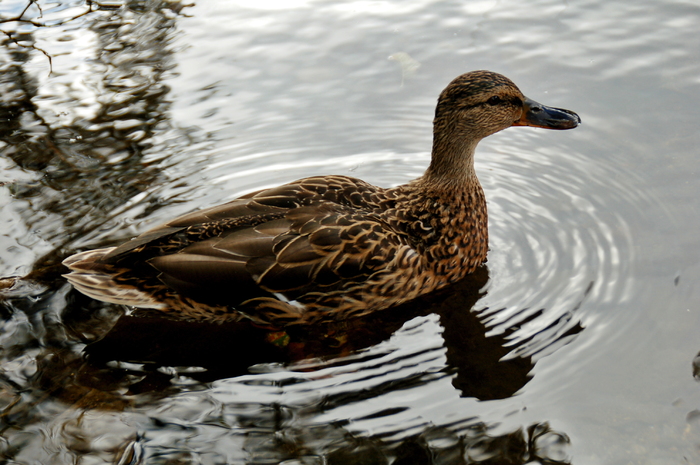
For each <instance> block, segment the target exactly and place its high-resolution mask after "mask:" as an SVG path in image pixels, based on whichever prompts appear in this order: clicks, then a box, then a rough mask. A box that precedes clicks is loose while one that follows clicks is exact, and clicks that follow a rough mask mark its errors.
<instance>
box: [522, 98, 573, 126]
mask: <svg viewBox="0 0 700 465" xmlns="http://www.w3.org/2000/svg"><path fill="white" fill-rule="evenodd" d="M580 123H581V118H579V116H578V115H577V114H576V113H574V112H573V111H569V110H564V109H563V108H552V107H548V106H546V105H542V104H541V103H537V102H535V101H534V100H530V99H529V98H526V99H525V102H524V103H523V116H522V117H521V118H520V119H519V120H517V121H516V122H515V123H513V126H534V127H536V128H545V129H573V128H575V127H576V126H578V125H579V124H580Z"/></svg>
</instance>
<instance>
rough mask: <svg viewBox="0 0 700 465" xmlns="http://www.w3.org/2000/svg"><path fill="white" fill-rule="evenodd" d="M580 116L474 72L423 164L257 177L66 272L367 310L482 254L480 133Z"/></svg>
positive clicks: (142, 296) (78, 258)
mask: <svg viewBox="0 0 700 465" xmlns="http://www.w3.org/2000/svg"><path fill="white" fill-rule="evenodd" d="M579 123H580V118H579V117H578V116H577V115H576V114H575V113H573V112H570V111H568V110H562V109H556V108H549V107H545V106H543V105H540V104H538V103H536V102H534V101H532V100H529V99H527V98H525V97H524V96H523V94H522V93H521V92H520V90H519V89H518V88H517V87H516V86H515V84H513V83H512V82H511V81H510V80H509V79H507V78H506V77H504V76H501V75H499V74H497V73H493V72H489V71H474V72H471V73H467V74H464V75H462V76H459V77H458V78H456V79H455V80H454V81H452V82H451V83H450V84H449V85H448V86H447V88H446V89H445V90H444V91H443V92H442V93H441V95H440V98H439V100H438V105H437V109H436V112H435V120H434V129H433V133H434V134H433V150H432V160H431V164H430V166H429V168H428V169H427V171H426V173H425V174H424V175H423V176H422V177H420V178H418V179H416V180H414V181H412V182H410V183H408V184H405V185H402V186H398V187H394V188H389V189H386V188H381V187H377V186H373V185H371V184H368V183H366V182H364V181H361V180H359V179H355V178H351V177H347V176H318V177H311V178H306V179H302V180H299V181H295V182H292V183H289V184H285V185H282V186H279V187H276V188H272V189H265V190H261V191H258V192H254V193H251V194H248V195H245V196H243V197H241V198H238V199H236V200H233V201H231V202H228V203H226V204H223V205H220V206H217V207H213V208H208V209H205V210H201V211H196V212H193V213H190V214H188V215H185V216H182V217H179V218H177V219H175V220H173V221H170V222H168V223H166V224H165V225H163V226H160V227H158V228H155V229H153V230H151V231H148V232H145V233H144V234H142V235H140V236H138V237H137V238H135V239H132V240H131V241H129V242H127V243H125V244H123V245H121V246H119V247H113V248H107V249H98V250H91V251H87V252H82V253H79V254H76V255H73V256H71V257H69V258H68V259H66V260H65V261H64V264H65V265H66V266H68V267H69V268H70V270H71V273H69V274H68V275H66V277H67V279H68V280H69V281H70V282H71V284H73V286H74V287H75V288H76V289H78V290H79V291H81V292H82V293H84V294H86V295H88V296H90V297H93V298H95V299H98V300H103V301H106V302H112V303H117V304H124V305H128V306H134V307H141V308H150V309H156V310H157V311H158V313H159V314H162V315H163V316H164V317H168V318H174V319H179V320H191V321H210V322H224V321H237V320H240V319H243V318H248V319H250V320H252V321H254V322H256V323H259V324H263V325H269V326H275V327H284V326H287V325H291V324H316V323H323V322H330V321H339V320H345V319H349V318H353V317H359V316H362V315H366V314H368V313H371V312H374V311H378V310H382V309H385V308H388V307H391V306H394V305H398V304H401V303H403V302H407V301H409V300H411V299H414V298H416V297H418V296H419V295H422V294H425V293H428V292H431V291H433V290H436V289H439V288H441V287H444V286H446V285H447V284H449V283H453V282H456V281H458V280H460V279H462V278H464V277H465V276H466V275H467V274H469V273H471V272H473V271H474V270H475V269H476V268H477V267H478V266H479V265H481V264H482V263H483V262H484V261H486V254H487V251H488V228H487V212H486V200H485V197H484V192H483V190H482V188H481V185H480V184H479V181H478V179H477V177H476V173H475V172H474V150H475V148H476V145H477V143H478V142H479V141H480V140H481V139H483V138H484V137H487V136H489V135H491V134H493V133H495V132H498V131H500V130H502V129H505V128H507V127H510V126H536V127H544V128H550V129H570V128H574V127H576V126H577V125H578V124H579Z"/></svg>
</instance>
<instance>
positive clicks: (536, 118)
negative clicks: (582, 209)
mask: <svg viewBox="0 0 700 465" xmlns="http://www.w3.org/2000/svg"><path fill="white" fill-rule="evenodd" d="M580 122H581V118H579V116H578V115H577V114H576V113H574V112H573V111H569V110H564V109H561V108H551V107H547V106H545V105H542V104H540V103H537V102H535V101H534V100H530V99H529V98H527V97H525V96H524V95H523V94H522V92H520V89H518V87H517V86H516V85H515V84H513V82H512V81H511V80H510V79H508V78H507V77H505V76H503V75H500V74H498V73H494V72H491V71H472V72H469V73H466V74H463V75H461V76H459V77H457V78H456V79H454V80H453V81H452V82H451V83H450V84H449V85H448V86H447V87H446V88H445V90H443V91H442V93H441V94H440V98H439V99H438V104H437V109H436V110H435V122H434V124H435V132H436V135H437V134H438V133H440V132H443V133H447V134H449V136H451V137H459V138H468V139H472V140H473V141H474V142H478V140H480V139H483V138H484V137H486V136H489V135H491V134H493V133H495V132H498V131H501V130H503V129H505V128H508V127H510V126H534V127H538V128H546V129H572V128H575V127H576V126H578V125H579V123H580Z"/></svg>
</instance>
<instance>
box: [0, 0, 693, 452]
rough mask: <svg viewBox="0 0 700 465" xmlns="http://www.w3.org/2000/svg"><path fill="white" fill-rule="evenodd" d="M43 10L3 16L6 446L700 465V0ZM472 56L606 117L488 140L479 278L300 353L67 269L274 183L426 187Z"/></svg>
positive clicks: (147, 2)
mask: <svg viewBox="0 0 700 465" xmlns="http://www.w3.org/2000/svg"><path fill="white" fill-rule="evenodd" d="M25 6H26V3H25V2H24V1H20V0H10V1H8V0H5V1H3V3H2V5H0V15H1V16H0V17H1V18H3V22H2V23H0V28H2V30H3V31H5V32H6V33H7V34H4V35H3V39H2V40H3V45H2V47H0V67H2V71H1V72H0V96H1V98H2V100H1V102H2V105H1V106H0V137H1V138H0V153H1V154H2V156H1V157H0V166H2V179H1V180H0V181H1V182H2V189H0V204H1V207H2V219H3V221H2V226H1V228H2V229H1V231H0V247H1V248H0V277H5V278H7V279H4V280H3V281H2V285H3V287H4V289H3V291H2V296H1V297H0V316H1V317H2V324H1V325H0V347H1V348H2V351H1V352H0V357H1V363H2V367H1V368H0V408H2V414H1V415H0V436H1V438H0V457H2V460H3V461H8V462H10V463H46V464H49V463H68V462H78V461H85V463H87V462H89V463H115V462H117V463H124V464H125V463H133V464H136V463H149V464H150V463H176V462H177V463H280V462H283V463H287V464H297V463H305V464H306V463H336V464H337V463H449V464H452V463H504V462H506V461H507V460H509V461H510V462H508V463H579V464H583V463H606V464H607V463H609V464H627V463H649V464H661V463H663V464H669V463H694V462H696V461H700V452H698V451H699V450H700V449H699V447H700V433H699V428H700V423H699V422H698V418H700V416H699V415H698V409H700V393H699V389H700V386H698V384H697V379H698V378H699V377H698V374H697V372H698V369H697V363H696V365H693V360H694V359H695V358H696V355H697V354H698V351H700V344H698V338H697V336H696V333H697V328H699V327H700V313H699V308H698V305H697V304H698V303H699V302H700V294H699V292H698V287H697V285H696V284H695V283H696V282H697V280H698V278H700V265H699V262H700V260H699V259H698V252H699V251H700V241H699V240H698V235H697V233H696V231H697V230H698V228H699V226H700V215H699V214H698V213H699V209H698V203H697V198H698V195H699V194H700V186H699V185H698V173H697V166H698V164H697V147H698V146H700V140H699V139H700V136H699V135H698V131H697V128H696V122H697V120H698V117H699V116H700V110H698V108H700V105H699V104H700V101H699V100H700V97H698V96H699V95H700V92H699V91H700V89H699V87H700V56H699V55H700V50H699V49H698V48H697V47H696V46H695V43H696V42H697V39H696V34H697V31H696V29H697V28H696V25H697V24H698V21H700V7H698V6H695V5H693V4H692V3H688V2H680V1H678V2H661V1H658V0H656V1H652V0H648V1H642V2H637V3H635V4H625V3H623V2H600V1H588V2H575V3H569V2H564V1H541V0H538V1H535V2H529V3H522V2H515V1H510V0H501V1H483V2H469V3H468V4H466V5H463V4H462V2H436V1H428V0H425V1H415V2H411V3H410V5H409V4H406V3H405V2H389V1H386V2H362V1H356V2H355V1H353V2H330V1H311V0H309V1H295V2H283V3H278V2H273V1H257V2H245V1H237V2H198V3H197V4H196V5H189V6H186V5H183V4H180V3H177V2H161V1H151V0H144V1H134V2H114V3H109V4H105V5H103V7H101V8H96V11H94V12H89V13H87V14H84V15H83V14H82V13H85V12H86V8H85V6H84V5H83V3H82V2H80V1H77V2H55V3H51V4H49V3H45V4H44V3H41V6H42V10H43V15H41V14H40V13H39V11H38V10H37V9H36V8H35V7H32V8H30V9H29V10H27V12H26V13H25V17H26V18H33V19H34V20H35V23H38V22H42V23H44V24H47V26H49V27H37V25H36V24H30V23H27V22H21V21H4V19H10V18H13V17H16V16H17V15H19V14H20V13H21V12H22V11H23V9H24V7H25ZM8 34H9V35H8ZM42 51H45V52H46V53H47V54H48V55H49V56H51V57H52V59H51V61H50V62H49V60H48V59H47V57H46V55H44V53H42ZM473 69H491V70H494V71H497V72H501V73H503V74H505V75H507V76H509V77H510V78H512V79H513V80H514V81H515V82H516V83H517V84H518V85H519V87H520V88H521V90H523V92H524V93H525V94H526V95H528V96H529V97H531V98H533V99H535V100H538V101H541V102H542V103H545V104H550V105H553V106H559V107H564V108H569V109H572V110H574V111H576V112H578V113H579V114H580V115H581V117H582V119H583V125H582V126H580V127H579V128H577V129H576V130H574V131H562V132H556V131H544V130H537V129H532V128H511V129H508V130H506V131H504V132H502V133H499V134H497V135H495V136H493V137H490V138H489V139H487V140H485V141H484V142H482V143H481V144H480V146H479V149H478V152H477V161H476V164H477V171H478V174H479V178H480V180H481V182H482V184H483V187H484V190H485V192H486V195H487V198H488V202H489V226H490V237H491V242H490V247H491V250H490V253H489V259H488V263H487V266H486V267H485V268H484V269H482V270H480V272H479V273H477V274H476V275H475V276H473V277H472V278H471V279H469V280H466V281H465V282H464V283H460V284H458V285H456V286H454V287H452V288H449V289H447V290H445V291H444V292H440V293H438V294H436V295H432V296H426V297H425V298H423V299H419V300H418V301H416V302H414V303H412V304H411V305H408V306H405V307H402V308H400V309H396V310H394V311H389V312H387V313H386V314H382V315H377V316H376V317H375V318H372V319H369V321H367V322H366V324H365V326H363V327H359V328H356V330H355V331H354V332H353V331H351V332H349V333H348V334H332V335H317V334H312V335H293V336H294V337H298V338H299V340H303V341H304V343H303V344H298V345H297V346H295V349H294V350H290V349H288V348H285V349H282V348H280V347H278V346H275V345H274V344H269V343H266V342H265V341H264V340H261V339H264V338H265V336H264V335H260V334H257V333H255V332H246V331H241V330H239V329H237V328H231V327H226V326H215V327H214V326H207V325H194V326H193V325H187V324H175V323H165V322H163V321H159V320H155V319H149V318H138V317H134V316H122V314H123V309H121V308H118V307H115V306H110V305H107V304H103V303H99V302H95V301H92V300H90V299H88V298H86V297H83V296H81V295H78V294H77V293H75V292H74V291H71V290H70V288H69V287H68V286H67V285H66V284H65V282H64V281H63V279H62V278H61V277H60V273H62V272H63V271H64V270H63V269H62V268H61V267H60V266H59V265H58V264H59V263H60V260H61V259H63V258H65V257H66V256H68V255H69V254H71V253H74V252H76V251H79V250H85V249H88V248H95V247H101V246H108V245H113V244H116V243H119V242H120V241H123V240H126V239H128V238H130V237H132V236H133V235H135V234H138V233H139V232H141V231H145V230H146V229H148V228H149V227H152V226H155V225H157V224H159V223H160V222H163V221H165V220H166V219H168V218H171V217H173V216H175V215H178V214H182V213H186V212H188V211H191V210H194V209H196V208H199V207H204V206H208V205H212V204H216V203H219V202H223V201H226V200H229V199H232V198H235V197H236V196H238V195H240V194H243V193H245V192H249V191H251V190H254V189H259V188H263V187H268V186H273V185H277V184H279V183H283V182H286V181H291V180H294V179H297V178H300V177H303V176H308V175H316V174H323V173H334V174H346V175H352V176H357V177H360V178H362V179H365V180H367V181H369V182H372V183H376V184H379V185H383V186H390V185H397V184H401V183H404V182H407V181H408V180H410V179H412V178H415V177H417V176H419V175H420V174H421V173H422V172H423V170H424V169H425V167H426V166H427V163H428V161H429V148H430V142H431V122H432V113H433V111H434V105H435V101H436V98H437V95H438V94H439V92H440V90H442V88H444V86H445V85H446V84H447V83H448V82H449V81H450V80H451V79H453V78H454V77H455V76H457V75H459V74H461V73H463V72H466V71H469V70H473ZM21 276H25V277H27V278H26V279H14V278H12V277H21ZM694 366H695V371H694V368H693V367H694ZM13 461H14V462H13Z"/></svg>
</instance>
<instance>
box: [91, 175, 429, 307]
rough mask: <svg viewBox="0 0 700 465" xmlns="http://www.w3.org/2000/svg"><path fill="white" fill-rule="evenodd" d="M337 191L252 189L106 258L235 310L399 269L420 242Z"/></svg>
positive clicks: (292, 187)
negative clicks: (399, 262)
mask: <svg viewBox="0 0 700 465" xmlns="http://www.w3.org/2000/svg"><path fill="white" fill-rule="evenodd" d="M333 195H334V196H335V197H336V198H333V197H330V196H329V194H328V192H327V191H325V192H324V193H323V196H321V197H319V193H318V192H313V191H309V190H308V188H304V187H303V186H302V185H300V184H290V185H286V186H280V187H278V188H274V189H269V190H265V191H261V192H258V193H254V194H250V195H248V196H246V197H244V198H240V199H237V200H235V201H233V202H229V203H227V204H224V205H221V206H218V207H214V208H210V209H206V210H202V211H198V212H194V213H192V214H189V215H185V216H183V217H180V218H178V219H176V220H174V221H171V222H169V223H167V224H166V225H164V226H162V227H160V228H157V229H154V230H151V231H149V232H146V233H144V234H143V235H141V236H139V237H137V238H135V239H133V240H132V241H130V242H127V243H126V244H123V245H122V246H119V247H117V248H115V249H113V250H111V251H110V252H109V253H108V254H106V255H105V256H104V257H103V258H102V259H101V261H102V262H103V263H107V264H112V265H113V266H115V267H117V268H119V269H121V270H125V272H123V273H121V279H124V280H128V279H129V276H132V277H133V282H136V281H137V280H138V279H140V277H139V275H140V274H141V275H145V274H148V269H150V270H151V272H150V273H151V274H155V275H156V277H157V279H158V280H159V281H160V282H161V283H163V284H164V285H165V286H167V287H168V288H170V289H172V290H174V291H177V292H178V293H181V294H182V295H185V296H188V297H190V298H192V299H194V300H196V301H201V302H205V303H208V304H217V305H230V306H233V307H235V306H236V305H238V304H240V303H243V302H245V301H247V300H250V299H255V298H260V297H264V298H275V299H281V300H283V301H285V300H287V301H295V300H297V299H300V298H303V297H304V296H305V295H307V294H309V293H314V294H316V295H318V294H319V293H321V294H323V293H324V292H334V291H337V290H339V289H343V288H344V287H347V286H352V285H353V284H354V283H359V282H364V281H365V280H367V279H368V278H369V277H370V276H372V275H373V274H374V273H376V272H377V271H379V270H382V272H384V273H386V272H389V271H390V270H391V269H392V266H393V263H394V262H395V261H396V260H397V257H399V256H401V255H406V253H405V252H407V251H408V249H410V247H409V245H408V239H407V236H405V235H404V234H402V233H401V232H399V231H395V230H393V229H392V227H391V226H390V225H388V224H387V223H385V222H384V221H383V220H382V219H381V218H380V217H379V216H378V215H377V214H375V213H373V212H371V211H368V210H363V209H361V208H358V207H356V206H352V205H349V204H348V203H347V202H346V203H345V204H342V203H339V202H338V199H337V195H336V194H333ZM402 250H403V252H404V253H402V252H401V251H402ZM413 255H415V254H413ZM153 269H155V270H156V272H155V273H154V272H153ZM151 282H152V280H151Z"/></svg>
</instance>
